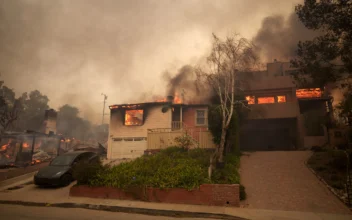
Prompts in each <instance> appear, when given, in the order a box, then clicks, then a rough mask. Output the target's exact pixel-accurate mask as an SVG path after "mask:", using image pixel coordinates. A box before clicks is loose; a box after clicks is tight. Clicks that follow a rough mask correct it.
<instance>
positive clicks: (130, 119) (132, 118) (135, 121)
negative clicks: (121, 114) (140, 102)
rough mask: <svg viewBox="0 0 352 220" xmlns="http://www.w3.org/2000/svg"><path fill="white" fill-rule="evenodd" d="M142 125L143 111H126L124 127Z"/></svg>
mask: <svg viewBox="0 0 352 220" xmlns="http://www.w3.org/2000/svg"><path fill="white" fill-rule="evenodd" d="M142 124H143V110H142V109H137V110H126V114H125V125H142Z"/></svg>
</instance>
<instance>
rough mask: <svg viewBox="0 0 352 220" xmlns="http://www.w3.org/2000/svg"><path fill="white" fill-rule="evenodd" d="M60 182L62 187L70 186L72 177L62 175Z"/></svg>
mask: <svg viewBox="0 0 352 220" xmlns="http://www.w3.org/2000/svg"><path fill="white" fill-rule="evenodd" d="M60 180H61V185H62V186H68V185H70V183H71V181H72V177H71V175H70V174H64V175H63V176H62V177H61V179H60Z"/></svg>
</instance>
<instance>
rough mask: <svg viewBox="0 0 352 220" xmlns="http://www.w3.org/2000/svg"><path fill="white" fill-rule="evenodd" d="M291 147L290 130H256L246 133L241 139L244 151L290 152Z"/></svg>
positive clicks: (241, 146)
mask: <svg viewBox="0 0 352 220" xmlns="http://www.w3.org/2000/svg"><path fill="white" fill-rule="evenodd" d="M290 147H291V141H290V131H289V130H288V129H280V130H276V129H256V130H251V131H247V132H244V133H243V134H242V135H241V139H240V148H241V150H242V151H246V150H247V151H254V150H255V151H260V150H289V149H290Z"/></svg>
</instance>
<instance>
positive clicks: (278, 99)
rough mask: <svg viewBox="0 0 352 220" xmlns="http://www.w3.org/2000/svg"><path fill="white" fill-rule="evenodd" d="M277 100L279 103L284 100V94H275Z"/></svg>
mask: <svg viewBox="0 0 352 220" xmlns="http://www.w3.org/2000/svg"><path fill="white" fill-rule="evenodd" d="M277 102H278V103H280V102H286V96H284V95H279V96H277Z"/></svg>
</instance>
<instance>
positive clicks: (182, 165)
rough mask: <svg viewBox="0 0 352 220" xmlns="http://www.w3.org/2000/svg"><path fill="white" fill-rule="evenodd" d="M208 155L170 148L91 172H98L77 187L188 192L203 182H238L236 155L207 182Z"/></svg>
mask: <svg viewBox="0 0 352 220" xmlns="http://www.w3.org/2000/svg"><path fill="white" fill-rule="evenodd" d="M211 154H212V152H209V151H207V150H204V149H191V150H186V149H183V148H179V147H170V148H167V149H165V150H162V151H160V152H159V153H157V154H154V155H145V156H142V157H140V158H137V159H135V160H133V161H131V162H126V163H122V164H119V165H118V166H114V167H105V168H103V169H92V170H95V171H98V172H97V173H94V174H92V175H91V177H92V178H90V179H89V180H88V182H85V183H80V181H79V179H78V184H88V185H90V186H111V187H117V188H123V189H127V188H131V187H135V186H138V187H145V186H148V187H156V188H185V189H188V190H191V189H195V188H198V187H199V186H200V185H201V184H205V183H220V184H235V183H239V180H240V178H239V173H238V167H239V156H238V155H227V156H226V157H225V166H224V168H222V169H218V170H215V171H214V174H213V177H212V179H211V180H210V179H209V178H208V167H209V158H210V155H211ZM78 176H79V175H78ZM82 176H86V175H82Z"/></svg>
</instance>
